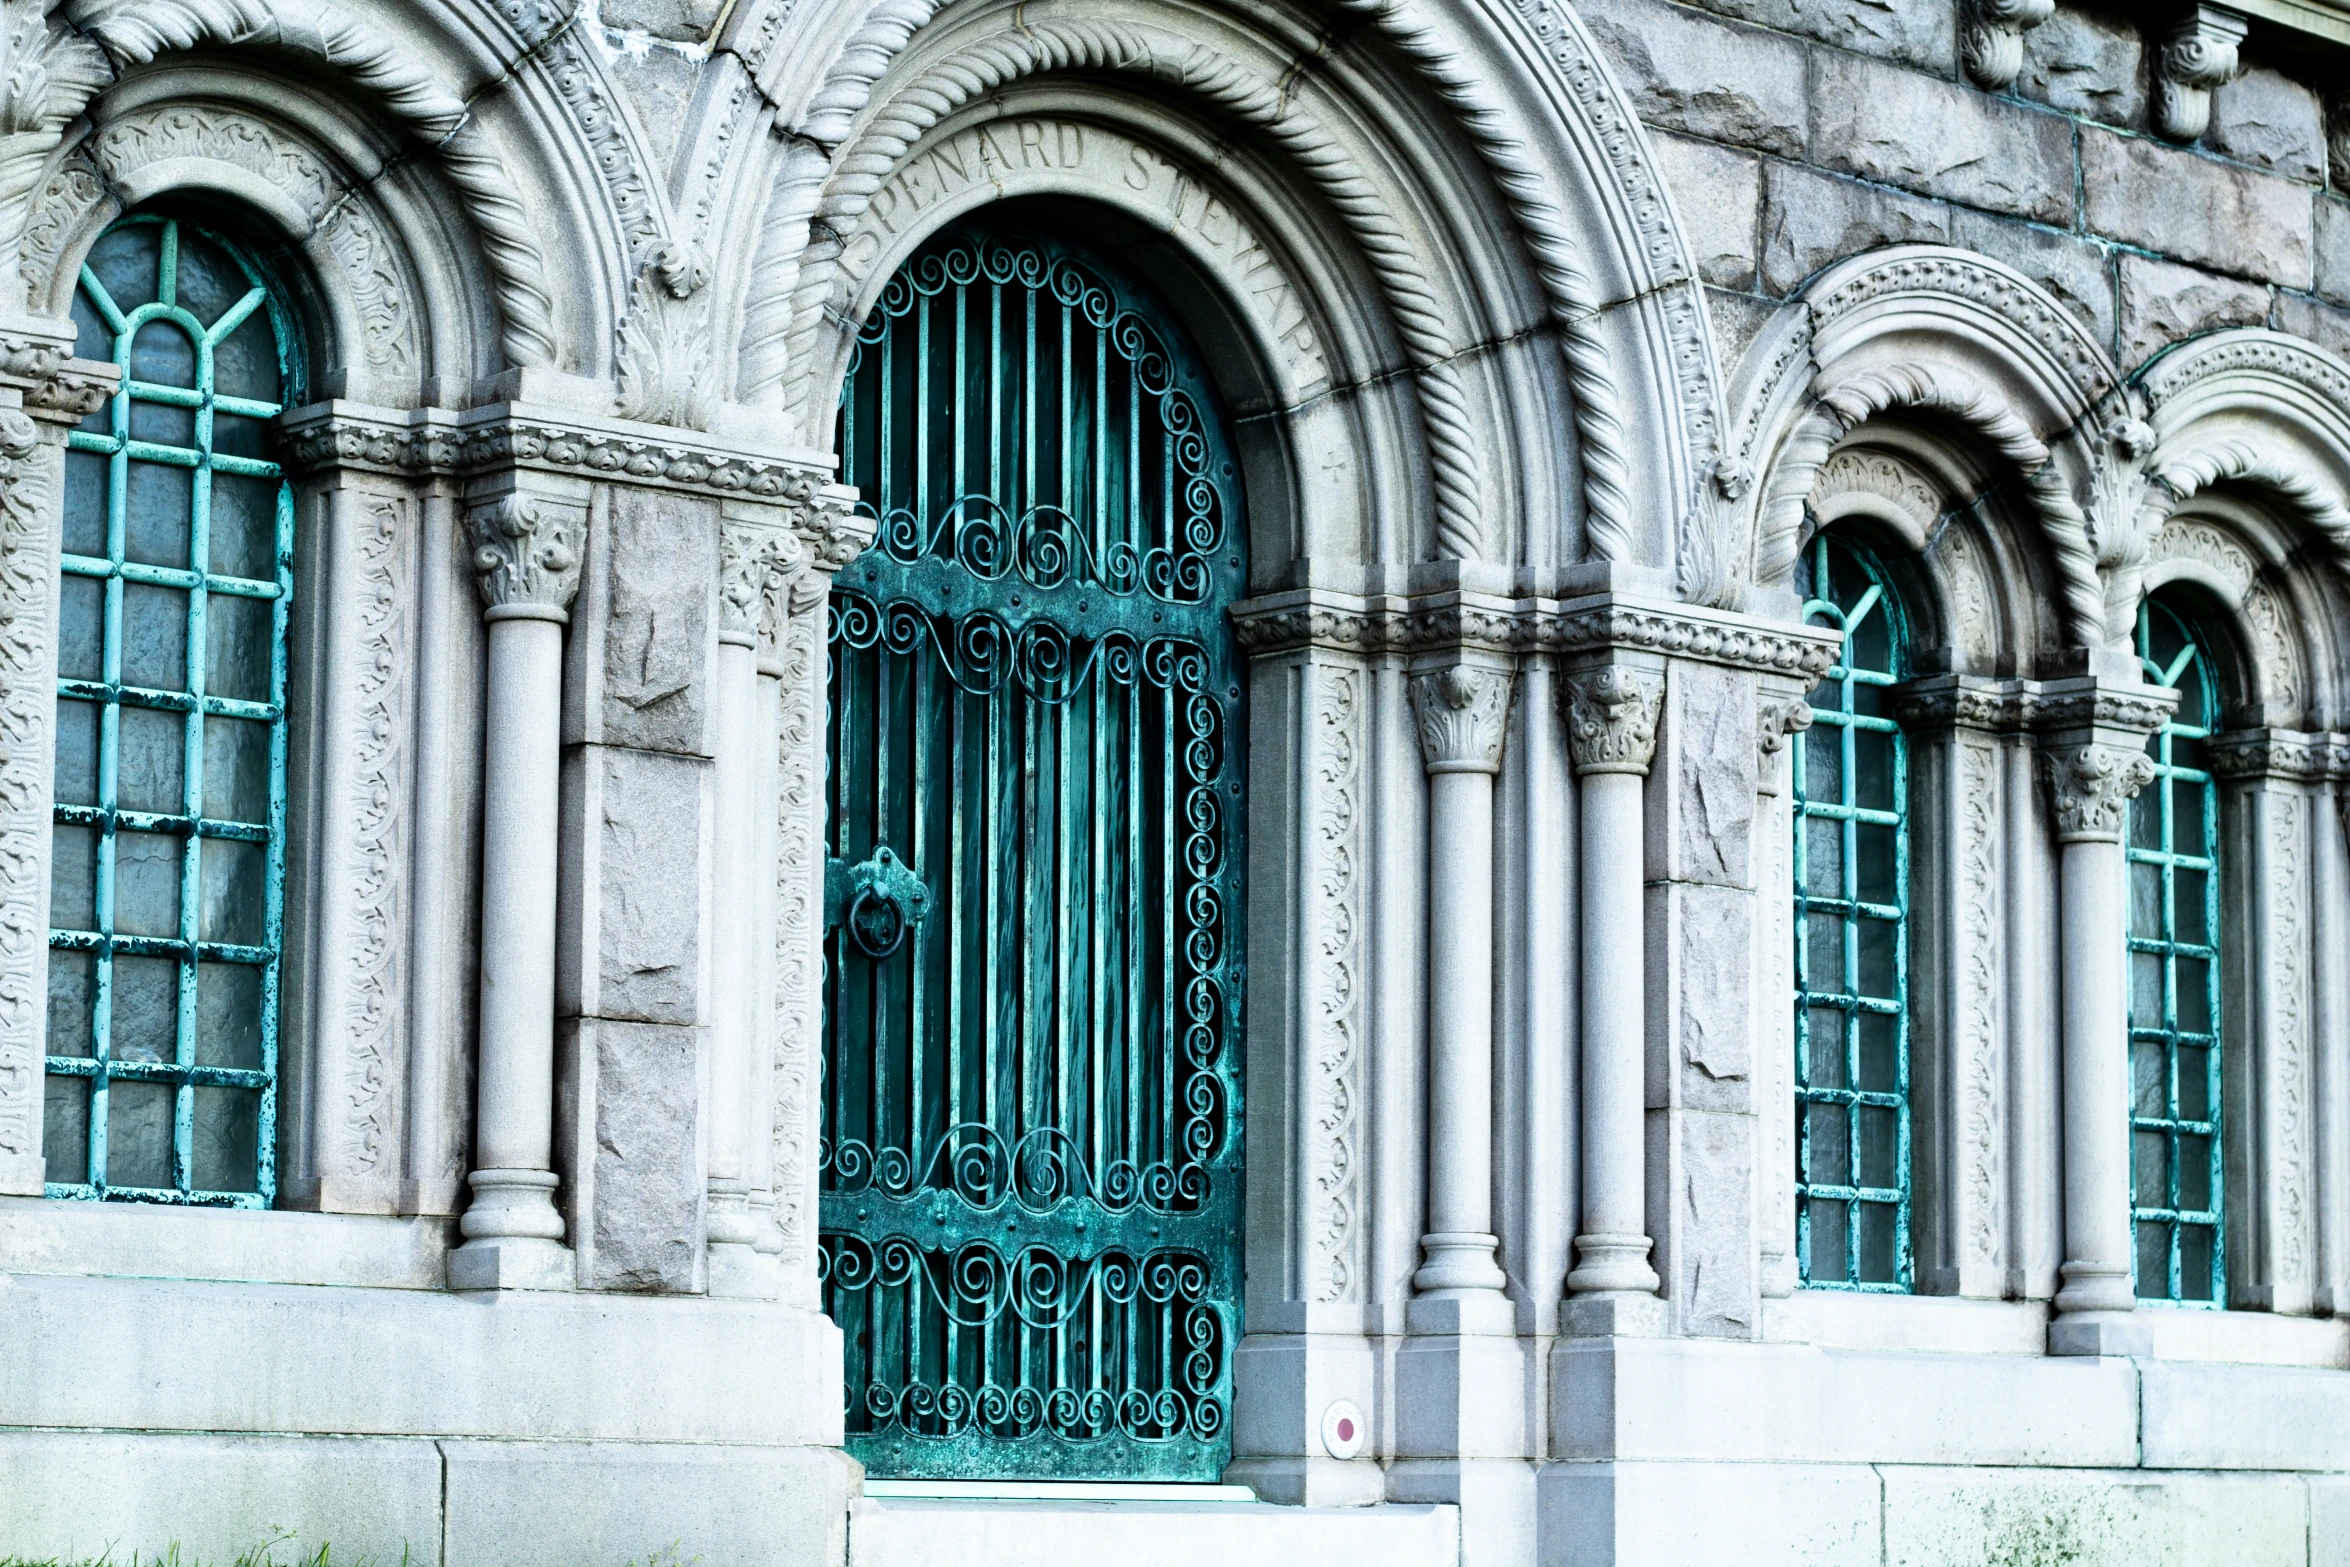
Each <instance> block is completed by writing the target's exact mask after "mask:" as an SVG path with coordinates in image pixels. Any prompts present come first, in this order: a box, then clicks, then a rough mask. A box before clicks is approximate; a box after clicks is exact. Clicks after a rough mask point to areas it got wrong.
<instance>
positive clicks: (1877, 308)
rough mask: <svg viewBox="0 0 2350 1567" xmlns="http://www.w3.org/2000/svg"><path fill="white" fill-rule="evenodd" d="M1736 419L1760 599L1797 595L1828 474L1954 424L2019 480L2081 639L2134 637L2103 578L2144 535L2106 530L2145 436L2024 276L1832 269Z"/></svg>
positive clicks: (1964, 259)
mask: <svg viewBox="0 0 2350 1567" xmlns="http://www.w3.org/2000/svg"><path fill="white" fill-rule="evenodd" d="M1732 407H1733V409H1734V414H1733V419H1732V426H1731V429H1732V435H1731V447H1732V451H1733V452H1734V454H1735V461H1734V463H1733V465H1732V470H1731V471H1734V472H1736V473H1737V474H1739V475H1741V476H1742V477H1743V476H1754V477H1753V478H1752V479H1751V481H1749V482H1750V483H1751V488H1750V489H1747V490H1746V491H1745V493H1744V495H1743V498H1742V500H1741V501H1739V502H1737V503H1735V504H1734V508H1733V512H1734V515H1735V517H1736V526H1738V527H1739V528H1740V529H1741V531H1742V532H1743V533H1744V535H1745V537H1746V538H1747V539H1748V541H1749V546H1748V549H1747V551H1746V553H1745V555H1744V559H1745V560H1746V561H1747V562H1748V566H1747V568H1746V570H1747V573H1748V575H1747V579H1746V580H1747V581H1748V582H1750V583H1751V585H1752V587H1753V588H1754V589H1755V590H1756V591H1757V592H1759V593H1761V594H1763V595H1765V596H1766V597H1770V598H1779V599H1783V597H1784V592H1785V579H1786V573H1787V572H1788V570H1789V569H1790V568H1791V566H1792V564H1793V558H1794V557H1793V555H1792V553H1791V551H1792V546H1793V544H1794V542H1795V540H1796V538H1797V536H1798V534H1799V533H1800V530H1801V527H1802V521H1803V506H1804V503H1805V501H1806V498H1807V497H1808V496H1809V495H1810V492H1811V488H1812V484H1813V481H1814V478H1815V476H1816V474H1817V473H1818V471H1819V468H1820V465H1821V464H1822V463H1824V462H1826V461H1827V460H1828V458H1829V455H1830V453H1831V452H1833V451H1834V450H1835V449H1836V448H1837V447H1838V445H1839V444H1840V443H1842V442H1844V441H1845V440H1846V439H1847V437H1848V436H1850V435H1851V433H1852V432H1853V431H1855V430H1857V429H1859V428H1861V427H1862V426H1864V425H1867V424H1869V423H1870V422H1871V421H1873V420H1878V419H1882V418H1886V417H1888V416H1891V417H1894V418H1896V419H1898V420H1901V421H1905V422H1906V421H1923V422H1925V423H1928V424H1931V425H1933V426H1936V427H1939V428H1940V429H1942V430H1944V431H1946V432H1948V433H1949V440H1950V444H1951V445H1952V446H1953V448H1954V449H1964V448H1972V449H1973V451H1974V454H1975V456H1974V458H1973V460H1975V461H1977V462H1979V463H1981V464H1982V465H1983V471H1984V472H1985V473H1986V475H1988V476H1992V477H1994V478H1996V477H2000V476H2012V477H2013V479H2014V481H2015V486H2016V489H2017V490H2018V491H2019V492H2020V498H2021V500H2022V502H2023V509H2024V510H2025V511H2026V512H2027V513H2028V514H2029V515H2030V517H2031V518H2032V520H2033V522H2034V524H2035V529H2036V531H2037V533H2038V534H2039V536H2040V538H2041V539H2042V540H2043V541H2044V545H2045V550H2046V554H2047V555H2048V557H2049V560H2050V567H2051V572H2052V575H2053V577H2054V582H2055V594H2056V597H2057V598H2058V599H2059V601H2060V603H2061V605H2062V609H2063V615H2064V623H2065V624H2064V634H2065V639H2066V640H2068V641H2071V642H2074V643H2077V644H2083V645H2092V646H2096V645H2105V644H2108V643H2111V642H2112V641H2114V640H2115V639H2116V638H2117V637H2124V638H2126V636H2127V634H2128V627H2127V625H2126V624H2119V625H2117V623H2116V621H2117V617H2116V609H2117V606H2116V605H2115V604H2113V603H2112V602H2111V594H2110V591H2109V585H2108V583H2107V582H2106V580H2105V579H2104V575H2103V570H2104V568H2105V567H2107V566H2108V565H2109V564H2110V563H2112V562H2115V561H2119V560H2121V559H2123V558H2125V556H2126V554H2127V552H2128V550H2129V549H2130V548H2131V544H2132V538H2131V535H2132V530H2131V529H2130V528H2128V527H2126V526H2124V527H2120V528H2114V527H2112V526H2110V525H2107V526H2100V519H2102V518H2104V517H2106V516H2110V515H2112V514H2114V513H2116V512H2117V511H2119V512H2121V513H2123V514H2124V515H2126V514H2127V511H2128V509H2129V508H2128V507H2127V505H2126V493H2127V483H2126V481H2127V479H2128V478H2130V477H2132V476H2134V471H2135V470H2134V463H2133V460H2134V458H2135V457H2136V456H2137V455H2138V454H2139V453H2140V452H2141V451H2142V449H2143V445H2144V434H2143V426H2142V425H2141V424H2139V423H2138V421H2137V420H2136V419H2135V418H2134V417H2133V414H2132V408H2131V404H2130V400H2129V398H2128V396H2127V394H2126V392H2125V391H2124V389H2123V388H2122V387H2121V384H2120V376H2119V374H2118V373H2117V372H2116V371H2115V369H2114V367H2113V365H2112V363H2111V362H2110V360H2108V359H2107V357H2106V355H2105V353H2104V351H2103V350H2102V349H2100V348H2099V347H2098V346H2097V344H2096V343H2095V342H2094V341H2093V340H2092V339H2090V338H2089V336H2088V335H2087V334H2086V333H2085V332H2084V331H2083V330H2082V329H2081V328H2080V327H2079V326H2078V325H2077V324H2076V323H2075V322H2074V321H2073V319H2072V318H2071V316H2070V315H2068V314H2067V313H2066V312H2065V311H2064V309H2063V307H2062V306H2060V305H2058V304H2057V303H2056V301H2055V300H2053V299H2052V298H2050V297H2049V296H2048V295H2047V294H2046V293H2045V291H2043V290H2042V289H2040V288H2039V287H2038V285H2036V284H2034V283H2032V282H2031V281H2030V280H2029V279H2026V278H2025V277H2023V276H2022V275H2021V274H2019V273H2016V272H2014V271H2012V270H2010V269H2009V268H2006V267H2004V266H2001V265H1999V264H1998V263H1996V262H1993V261H1990V260H1987V259H1986V258H1984V257H1981V256H1978V255H1974V254H1972V253H1969V252H1964V251H1957V250H1951V249H1947V248H1945V247H1941V246H1901V247H1896V248H1893V249H1890V250H1885V251H1879V252H1875V253H1872V254H1870V255H1865V256H1860V257H1856V258H1854V259H1852V260H1850V261H1847V262H1844V263H1842V264H1841V265H1839V266H1836V267H1833V268H1830V269H1829V270H1828V271H1827V272H1826V273H1824V274H1823V275H1822V276H1821V277H1820V278H1819V279H1817V280H1816V281H1815V282H1814V283H1813V285H1812V286H1811V287H1810V288H1809V289H1807V290H1806V291H1805V293H1804V295H1803V296H1802V297H1801V298H1799V299H1797V300H1795V301H1792V302H1791V303H1790V304H1789V305H1787V306H1786V307H1785V308H1784V309H1783V310H1782V311H1781V312H1780V313H1779V315H1778V316H1777V318H1775V320H1774V321H1773V322H1772V323H1771V324H1770V325H1768V326H1766V328H1765V329H1764V331H1763V332H1762V334H1761V335H1760V336H1759V337H1758V338H1757V340H1756V342H1755V344H1754V345H1753V347H1752V348H1750V349H1749V350H1748V352H1747V355H1746V358H1745V360H1744V361H1743V363H1742V364H1741V366H1740V368H1739V371H1738V374H1737V377H1736V380H1735V381H1734V384H1733V399H1732ZM1957 460H1960V459H1958V458H1956V457H1954V461H1957ZM2117 490H2120V491H2121V492H2122V494H2121V495H2116V494H2115V493H2114V492H2115V491H2117Z"/></svg>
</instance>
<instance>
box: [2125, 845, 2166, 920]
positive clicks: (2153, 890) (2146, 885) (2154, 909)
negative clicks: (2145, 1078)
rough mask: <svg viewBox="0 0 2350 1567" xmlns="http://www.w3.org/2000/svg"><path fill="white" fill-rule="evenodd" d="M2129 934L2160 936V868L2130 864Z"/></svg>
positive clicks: (2134, 862)
mask: <svg viewBox="0 0 2350 1567" xmlns="http://www.w3.org/2000/svg"><path fill="white" fill-rule="evenodd" d="M2130 932H2131V934H2133V935H2138V936H2159V935H2161V934H2162V867H2161V866H2159V865H2148V864H2146V863H2145V862H2144V861H2132V862H2131V864H2130Z"/></svg>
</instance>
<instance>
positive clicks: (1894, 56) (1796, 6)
mask: <svg viewBox="0 0 2350 1567" xmlns="http://www.w3.org/2000/svg"><path fill="white" fill-rule="evenodd" d="M1695 3H1696V4H1698V5H1701V6H1703V7H1705V9H1707V10H1708V11H1714V12H1718V13H1720V14H1721V15H1723V16H1734V17H1736V18H1738V20H1740V21H1742V22H1759V23H1761V24H1762V25H1763V26H1765V27H1775V28H1777V29H1778V30H1779V31H1781V32H1783V33H1800V34H1802V35H1803V36H1804V37H1806V38H1817V39H1818V40H1820V42H1822V43H1829V44H1834V45H1836V46H1837V47H1838V48H1840V49H1850V50H1853V51H1855V52H1857V53H1860V54H1870V55H1875V56H1877V57H1878V58H1880V59H1885V60H1898V61H1900V62H1901V63H1902V64H1904V65H1917V66H1923V67H1924V68H1925V69H1927V70H1929V71H1935V72H1938V73H1940V74H1941V75H1943V76H1951V77H1955V76H1956V75H1957V74H1958V7H1957V6H1956V5H1953V4H1951V3H1950V0H1695Z"/></svg>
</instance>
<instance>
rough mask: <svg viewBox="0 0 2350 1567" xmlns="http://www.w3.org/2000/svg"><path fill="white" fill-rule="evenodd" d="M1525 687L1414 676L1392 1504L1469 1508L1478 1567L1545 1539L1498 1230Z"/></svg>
mask: <svg viewBox="0 0 2350 1567" xmlns="http://www.w3.org/2000/svg"><path fill="white" fill-rule="evenodd" d="M1438 660H1441V662H1439V661H1438ZM1515 684H1516V677H1515V671H1514V669H1513V667H1512V665H1511V664H1510V663H1509V662H1508V661H1507V660H1506V659H1505V658H1503V657H1500V656H1497V655H1493V654H1487V653H1480V652H1472V651H1468V650H1461V649H1453V650H1448V651H1446V652H1444V653H1442V654H1439V655H1436V656H1435V658H1432V659H1430V660H1429V661H1427V662H1425V663H1422V664H1421V665H1419V666H1418V667H1415V668H1414V669H1413V671H1412V673H1411V679H1410V692H1411V704H1412V716H1413V719H1414V721H1415V725H1416V727H1417V729H1418V731H1419V741H1420V760H1421V765H1422V766H1423V767H1424V768H1425V769H1426V770H1427V774H1428V993H1427V1007H1428V1014H1427V1015H1428V1035H1429V1048H1428V1210H1427V1211H1428V1217H1427V1226H1428V1227H1427V1229H1426V1230H1425V1231H1424V1232H1422V1234H1421V1237H1420V1249H1421V1257H1422V1261H1421V1264H1420V1267H1419V1270H1418V1271H1417V1272H1416V1273H1414V1274H1413V1276H1412V1285H1413V1290H1414V1293H1413V1296H1412V1299H1411V1301H1410V1303H1409V1304H1408V1306H1407V1307H1406V1309H1405V1329H1406V1337H1405V1340H1404V1343H1403V1346H1402V1348H1401V1349H1400V1350H1399V1351H1398V1352H1397V1354H1396V1357H1395V1401H1396V1423H1395V1451H1396V1456H1395V1461H1394V1462H1393V1463H1392V1464H1391V1465H1390V1466H1389V1468H1388V1473H1387V1495H1388V1499H1389V1500H1390V1501H1397V1502H1451V1503H1455V1504H1457V1505H1458V1506H1459V1507H1460V1509H1461V1560H1462V1561H1463V1562H1464V1563H1469V1564H1472V1567H1484V1564H1486V1563H1495V1564H1499V1563H1502V1562H1519V1561H1525V1560H1528V1559H1529V1557H1530V1551H1531V1546H1532V1526H1533V1512H1532V1508H1533V1469H1532V1467H1531V1465H1530V1464H1529V1463H1528V1462H1527V1458H1528V1455H1529V1450H1530V1441H1531V1438H1530V1432H1529V1428H1528V1423H1527V1419H1526V1406H1527V1397H1526V1385H1525V1383H1526V1359H1525V1349H1524V1346H1523V1343H1522V1342H1521V1340H1520V1339H1519V1338H1518V1337H1517V1331H1516V1330H1517V1312H1516V1308H1515V1307H1514V1306H1513V1304H1512V1303H1511V1301H1510V1300H1509V1298H1508V1297H1507V1296H1506V1295H1504V1294H1503V1293H1502V1287H1503V1284H1504V1283H1505V1279H1504V1276H1503V1273H1502V1269H1501V1265H1500V1263H1499V1261H1498V1260H1497V1256H1496V1253H1497V1251H1498V1249H1499V1247H1500V1241H1499V1239H1498V1238H1497V1237H1496V1235H1495V1233H1494V1228H1493V1138H1494V1120H1493V993H1494V945H1493V883H1494V877H1493V792H1494V775H1495V774H1496V773H1498V772H1499V771H1500V770H1501V755H1502V746H1503V742H1504V740H1505V739H1506V737H1507V734H1508V726H1509V716H1510V701H1511V696H1512V693H1513V689H1514V687H1515Z"/></svg>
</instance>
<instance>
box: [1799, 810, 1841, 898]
mask: <svg viewBox="0 0 2350 1567" xmlns="http://www.w3.org/2000/svg"><path fill="white" fill-rule="evenodd" d="M1803 885H1804V890H1806V891H1807V892H1809V893H1810V894H1811V895H1812V896H1813V897H1815V898H1841V897H1843V896H1844V824H1843V823H1842V822H1839V821H1835V820H1833V819H1831V818H1829V817H1825V816H1813V817H1808V818H1806V819H1805V821H1804V823H1803Z"/></svg>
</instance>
